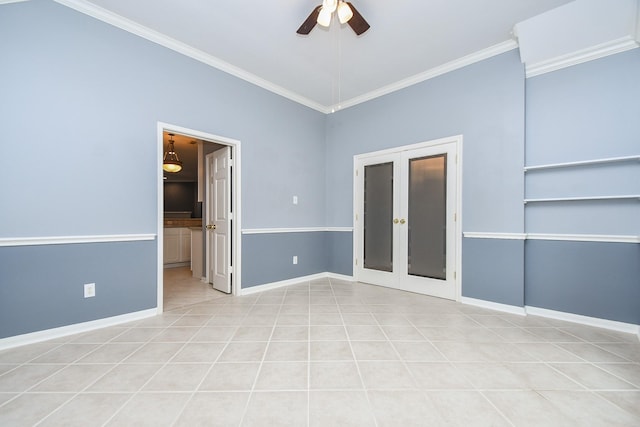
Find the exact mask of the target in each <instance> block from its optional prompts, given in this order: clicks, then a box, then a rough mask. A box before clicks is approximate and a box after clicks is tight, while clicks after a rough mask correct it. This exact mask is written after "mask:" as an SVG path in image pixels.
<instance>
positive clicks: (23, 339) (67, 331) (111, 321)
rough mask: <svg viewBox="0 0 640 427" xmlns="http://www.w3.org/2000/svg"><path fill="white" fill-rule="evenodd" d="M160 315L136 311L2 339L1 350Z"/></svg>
mask: <svg viewBox="0 0 640 427" xmlns="http://www.w3.org/2000/svg"><path fill="white" fill-rule="evenodd" d="M157 314H158V309H157V308H151V309H148V310H142V311H136V312H133V313H127V314H121V315H119V316H113V317H107V318H105V319H98V320H91V321H89V322H82V323H76V324H73V325H68V326H61V327H59V328H53V329H46V330H44V331H38V332H31V333H28V334H23V335H16V336H13V337H8V338H2V339H0V350H6V349H9V348H14V347H20V346H23V345H27V344H34V343H38V342H42V341H47V340H51V339H56V338H61V337H66V336H68V335H73V334H79V333H83V332H90V331H94V330H96V329H100V328H106V327H108V326H115V325H120V324H122V323H127V322H133V321H136V320H142V319H146V318H149V317H153V316H155V315H157Z"/></svg>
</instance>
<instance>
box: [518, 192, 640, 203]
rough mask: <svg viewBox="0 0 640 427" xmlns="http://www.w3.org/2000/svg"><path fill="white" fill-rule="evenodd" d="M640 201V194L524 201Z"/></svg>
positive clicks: (528, 200)
mask: <svg viewBox="0 0 640 427" xmlns="http://www.w3.org/2000/svg"><path fill="white" fill-rule="evenodd" d="M633 199H638V201H640V194H629V195H622V196H591V197H552V198H543V199H524V203H525V204H527V203H540V202H582V201H589V200H633Z"/></svg>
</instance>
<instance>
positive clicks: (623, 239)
mask: <svg viewBox="0 0 640 427" xmlns="http://www.w3.org/2000/svg"><path fill="white" fill-rule="evenodd" d="M463 234H464V237H466V238H468V239H501V240H559V241H567V242H606V243H640V236H621V235H606V234H544V233H491V232H478V231H465V232H464V233H463Z"/></svg>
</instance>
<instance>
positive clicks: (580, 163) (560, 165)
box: [524, 155, 640, 172]
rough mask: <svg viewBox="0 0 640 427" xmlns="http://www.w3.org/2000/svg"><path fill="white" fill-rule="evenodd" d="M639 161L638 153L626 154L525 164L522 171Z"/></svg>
mask: <svg viewBox="0 0 640 427" xmlns="http://www.w3.org/2000/svg"><path fill="white" fill-rule="evenodd" d="M634 160H636V161H640V155H638V156H626V157H609V158H606V159H595V160H582V161H578V162H567V163H552V164H548V165H538V166H525V168H524V171H525V172H528V171H536V170H543V169H555V168H568V167H573V166H589V165H598V164H603V163H616V162H629V161H634Z"/></svg>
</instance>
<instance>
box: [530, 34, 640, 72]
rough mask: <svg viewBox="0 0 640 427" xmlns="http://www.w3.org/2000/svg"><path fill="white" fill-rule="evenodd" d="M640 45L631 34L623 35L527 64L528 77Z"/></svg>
mask: <svg viewBox="0 0 640 427" xmlns="http://www.w3.org/2000/svg"><path fill="white" fill-rule="evenodd" d="M637 47H640V44H638V42H637V41H636V40H635V39H634V38H633V37H631V36H627V37H621V38H619V39H616V40H612V41H609V42H605V43H600V44H598V45H595V46H591V47H588V48H586V49H581V50H578V51H575V52H571V53H568V54H566V55H561V56H557V57H555V58H551V59H547V60H545V61H540V62H536V63H533V64H529V63H527V64H525V68H526V77H527V78H530V77H535V76H539V75H541V74H546V73H550V72H552V71H557V70H561V69H563V68H567V67H571V66H573V65H578V64H582V63H584V62H589V61H593V60H595V59H600V58H604V57H605V56H609V55H615V54H616V53H622V52H626V51H627V50H631V49H635V48H637Z"/></svg>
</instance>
